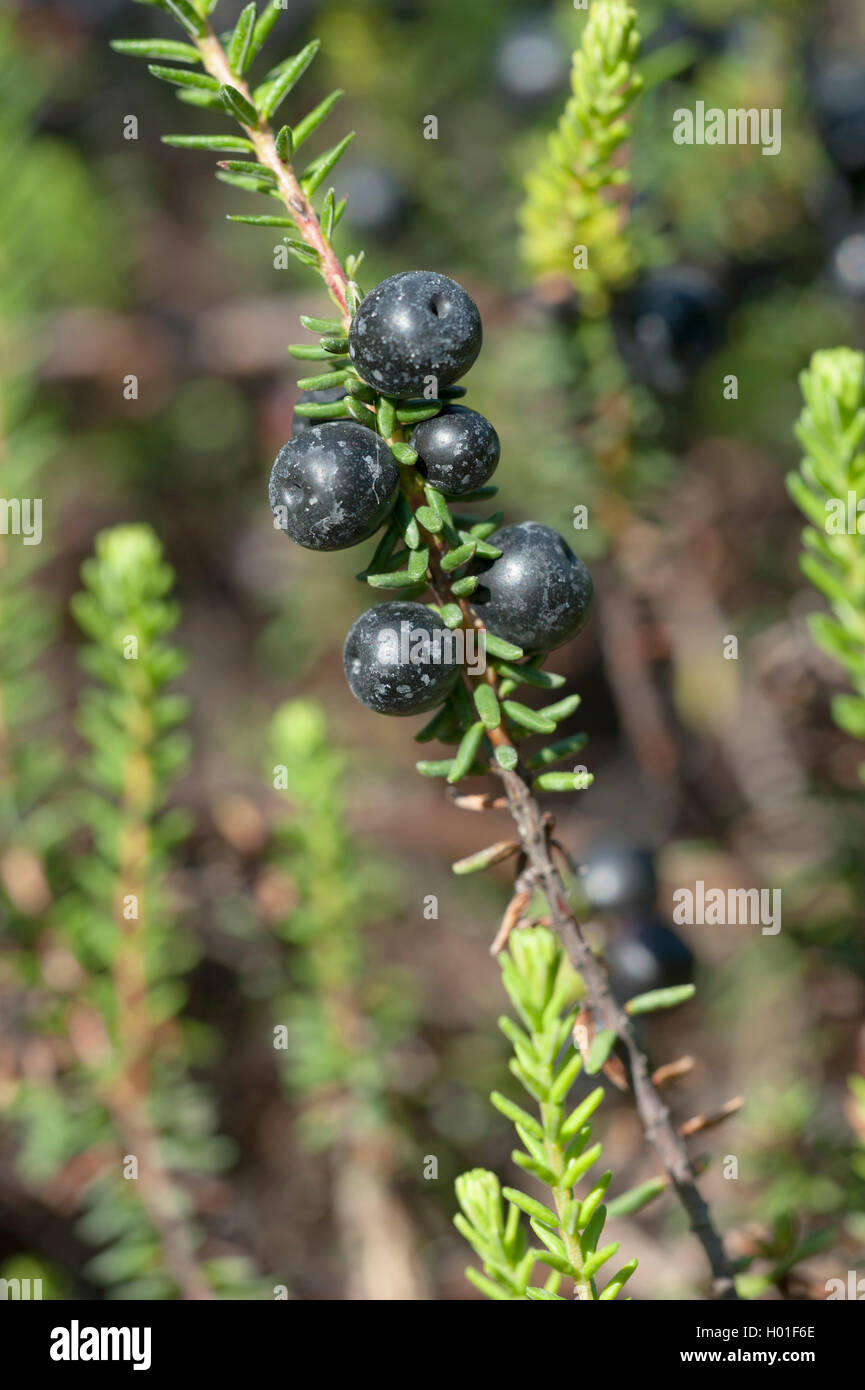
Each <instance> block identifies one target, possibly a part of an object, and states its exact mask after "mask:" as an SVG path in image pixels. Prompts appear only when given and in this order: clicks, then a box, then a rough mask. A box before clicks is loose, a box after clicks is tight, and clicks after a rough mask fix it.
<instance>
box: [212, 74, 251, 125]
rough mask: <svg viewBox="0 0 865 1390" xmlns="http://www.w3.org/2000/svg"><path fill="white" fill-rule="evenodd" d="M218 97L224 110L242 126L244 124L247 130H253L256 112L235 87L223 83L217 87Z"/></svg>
mask: <svg viewBox="0 0 865 1390" xmlns="http://www.w3.org/2000/svg"><path fill="white" fill-rule="evenodd" d="M219 99H220V101H221V102H222V104H223V106H224V107H225V109H226V111H228V112H229V114H230V115H232V116H234V117H235V119H236V120H238V121H240V124H241V125H242V126H246V128H247V130H253V129H254V128H255V127H256V126H257V125H258V112H257V111H256V109H255V107H254V106H253V105H252V104H251V103H250V102H249V101H247V99H246V97H245V96H244V95H243V93H242V92H239V91H238V90H237V88H236V87H229V86H228V85H227V84H223V86H221V87H220V88H219Z"/></svg>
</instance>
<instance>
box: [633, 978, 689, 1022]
mask: <svg viewBox="0 0 865 1390" xmlns="http://www.w3.org/2000/svg"><path fill="white" fill-rule="evenodd" d="M696 993H697V986H696V985H670V986H669V987H668V988H667V989H652V990H649V991H648V993H646V994H637V995H635V996H634V998H633V999H629V1000H628V1002H627V1004H626V1005H625V1010H626V1012H627V1013H629V1014H632V1015H636V1014H654V1013H658V1012H659V1010H661V1009H675V1008H677V1007H678V1005H679V1004H684V1003H686V1002H687V1000H689V999H693V997H694V995H695V994H696Z"/></svg>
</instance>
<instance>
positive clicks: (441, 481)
mask: <svg viewBox="0 0 865 1390" xmlns="http://www.w3.org/2000/svg"><path fill="white" fill-rule="evenodd" d="M411 447H412V448H413V449H414V450H416V452H417V454H418V468H419V469H420V471H421V473H422V474H423V475H424V477H425V478H426V480H427V482H428V483H431V484H432V486H433V487H434V488H437V489H438V490H439V492H444V493H447V495H448V496H449V497H458V496H459V494H460V493H461V492H471V491H473V489H474V488H476V487H482V486H483V484H484V483H485V482H487V481H488V480H489V479H490V478H491V477H492V476H493V473H494V472H495V471H496V466H497V464H498V461H499V457H500V455H501V445H500V443H499V437H498V435H497V434H496V432H495V430H494V429H493V427H492V425H491V424H490V422H489V420H487V419H486V418H485V417H484V416H483V415H479V414H478V412H477V411H476V410H468V409H466V407H465V406H462V405H448V406H445V408H444V410H443V411H442V412H441V414H440V415H436V416H434V417H433V419H432V420H423V421H422V422H421V424H419V425H415V427H414V430H413V431H412V436H411Z"/></svg>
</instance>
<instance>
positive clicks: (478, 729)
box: [448, 720, 484, 783]
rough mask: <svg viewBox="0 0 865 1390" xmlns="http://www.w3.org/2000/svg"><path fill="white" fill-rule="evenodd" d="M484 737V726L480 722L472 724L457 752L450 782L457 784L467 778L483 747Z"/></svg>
mask: <svg viewBox="0 0 865 1390" xmlns="http://www.w3.org/2000/svg"><path fill="white" fill-rule="evenodd" d="M483 736H484V726H483V724H482V723H481V721H480V720H478V721H477V723H475V724H472V725H471V726H470V727H469V729H468V730H467V731H466V733H465V734H464V735H463V739H462V743H461V744H460V746H459V748H458V749H457V751H456V756H455V758H454V760H453V766H452V767H451V770H450V772H449V773H448V781H449V782H450V783H455V782H458V781H459V780H460V778H461V777H465V776H466V774H467V773H468V771H469V769H470V768H471V767H472V764H473V763H474V760H475V755H476V754H477V751H478V749H479V748H480V746H481V742H482V740H483Z"/></svg>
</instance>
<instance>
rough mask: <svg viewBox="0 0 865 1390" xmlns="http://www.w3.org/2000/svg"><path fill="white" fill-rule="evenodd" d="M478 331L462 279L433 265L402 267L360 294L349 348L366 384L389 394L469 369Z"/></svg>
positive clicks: (443, 381)
mask: <svg viewBox="0 0 865 1390" xmlns="http://www.w3.org/2000/svg"><path fill="white" fill-rule="evenodd" d="M482 336H483V335H482V332H481V317H480V314H479V313H478V310H477V305H476V304H475V302H474V300H473V299H471V298H470V296H469V295H467V294H466V292H465V290H464V289H463V288H462V286H461V285H458V284H457V283H456V281H455V280H449V279H448V277H447V276H446V275H439V274H437V272H436V271H433V270H406V271H403V272H402V273H401V274H399V275H391V276H389V277H388V279H387V280H382V281H381V283H380V284H378V285H376V287H375V289H373V290H370V292H369V294H368V295H366V296H365V297H364V299H362V300H361V302H360V306H359V308H358V310H357V313H356V314H355V316H354V319H353V321H352V325H351V328H350V330H349V335H348V351H349V355H350V356H351V360H352V362H353V363H354V365H355V367H356V368H357V371H358V373H359V375H360V376H361V377H362V378H363V380H364V381H365V382H367V383H368V385H370V386H373V387H375V389H376V390H377V391H381V392H383V393H384V395H387V396H412V395H419V394H421V393H422V392H423V391H424V390H425V388H427V387H429V386H430V384H432V389H433V392H435V391H437V390H439V389H440V388H441V387H442V386H449V385H450V384H451V382H453V381H456V380H457V378H458V377H461V376H462V375H463V373H464V372H467V371H468V369H469V367H470V366H471V365H472V363H473V362H474V360H475V358H476V357H477V355H478V353H479V352H480V350H481V341H482ZM431 379H432V383H431Z"/></svg>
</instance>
